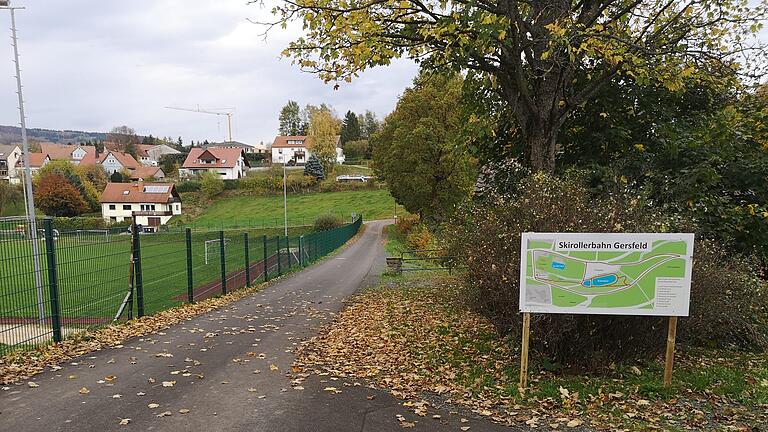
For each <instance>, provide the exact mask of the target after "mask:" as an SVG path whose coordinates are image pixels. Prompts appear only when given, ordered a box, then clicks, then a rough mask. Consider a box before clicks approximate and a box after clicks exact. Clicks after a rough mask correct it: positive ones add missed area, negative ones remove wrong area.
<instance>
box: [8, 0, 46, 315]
mask: <svg viewBox="0 0 768 432" xmlns="http://www.w3.org/2000/svg"><path fill="white" fill-rule="evenodd" d="M10 3H11V2H10V1H9V0H0V9H8V11H10V12H11V41H12V45H13V62H14V64H15V66H16V93H17V94H18V96H19V117H21V144H22V149H23V153H24V189H25V195H26V200H25V201H26V210H27V211H26V213H27V224H28V225H27V226H28V227H29V239H30V241H31V242H32V258H33V261H34V267H35V287H36V288H37V311H38V317H39V319H40V321H41V322H42V321H44V320H45V298H44V297H43V280H42V274H41V270H40V248H39V245H38V244H37V235H38V233H37V215H36V214H35V195H34V193H33V192H32V170H31V169H30V163H29V140H28V139H27V118H26V115H25V113H24V94H23V93H22V85H21V66H20V64H19V41H18V37H17V35H16V14H15V11H16V10H17V9H25V8H23V7H13V6H11V5H10Z"/></svg>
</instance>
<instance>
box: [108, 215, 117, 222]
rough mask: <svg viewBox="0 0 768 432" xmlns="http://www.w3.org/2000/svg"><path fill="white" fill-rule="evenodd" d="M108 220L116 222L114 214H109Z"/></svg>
mask: <svg viewBox="0 0 768 432" xmlns="http://www.w3.org/2000/svg"><path fill="white" fill-rule="evenodd" d="M109 220H111V221H112V222H117V218H116V217H115V216H110V217H109Z"/></svg>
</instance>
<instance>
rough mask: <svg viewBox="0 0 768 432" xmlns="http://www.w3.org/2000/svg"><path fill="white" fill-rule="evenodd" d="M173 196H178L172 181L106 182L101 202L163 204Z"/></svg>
mask: <svg viewBox="0 0 768 432" xmlns="http://www.w3.org/2000/svg"><path fill="white" fill-rule="evenodd" d="M126 192H127V193H126ZM173 197H176V198H178V197H179V194H178V193H177V192H176V186H175V185H174V184H173V183H144V182H138V183H107V187H106V188H105V189H104V192H103V193H102V194H101V202H102V203H155V204H165V203H167V202H168V201H169V200H170V199H171V198H173Z"/></svg>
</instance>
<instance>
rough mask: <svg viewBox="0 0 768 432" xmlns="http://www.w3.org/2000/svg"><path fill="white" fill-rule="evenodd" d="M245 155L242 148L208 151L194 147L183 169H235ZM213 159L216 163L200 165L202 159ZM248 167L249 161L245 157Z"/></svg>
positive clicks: (220, 148)
mask: <svg viewBox="0 0 768 432" xmlns="http://www.w3.org/2000/svg"><path fill="white" fill-rule="evenodd" d="M242 155H243V148H242V147H231V148H230V147H209V148H207V149H204V148H199V147H194V148H192V149H191V150H190V151H189V155H187V159H185V160H184V165H182V166H181V167H182V168H234V167H235V166H237V161H238V159H240V157H241V156H242ZM201 158H203V159H211V160H214V163H207V164H206V163H200V159H201ZM243 162H244V163H245V164H246V165H248V160H247V159H245V157H243Z"/></svg>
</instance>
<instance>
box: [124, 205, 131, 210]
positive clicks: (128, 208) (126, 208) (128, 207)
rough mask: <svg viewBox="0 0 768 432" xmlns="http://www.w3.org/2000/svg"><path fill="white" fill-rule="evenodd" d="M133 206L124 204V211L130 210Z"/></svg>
mask: <svg viewBox="0 0 768 432" xmlns="http://www.w3.org/2000/svg"><path fill="white" fill-rule="evenodd" d="M130 209H131V205H130V204H123V210H130Z"/></svg>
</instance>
